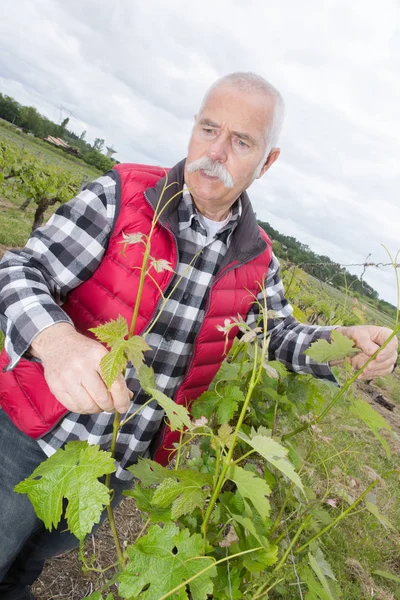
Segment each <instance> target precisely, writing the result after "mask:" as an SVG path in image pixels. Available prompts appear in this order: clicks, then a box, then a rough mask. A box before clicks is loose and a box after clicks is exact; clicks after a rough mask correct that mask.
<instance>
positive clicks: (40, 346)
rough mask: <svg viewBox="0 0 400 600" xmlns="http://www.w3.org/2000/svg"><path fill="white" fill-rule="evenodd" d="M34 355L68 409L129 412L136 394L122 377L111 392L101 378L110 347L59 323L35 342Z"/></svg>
mask: <svg viewBox="0 0 400 600" xmlns="http://www.w3.org/2000/svg"><path fill="white" fill-rule="evenodd" d="M31 354H32V355H33V356H35V357H37V358H40V360H41V361H42V364H43V367H44V375H45V378H46V381H47V384H48V386H49V388H50V391H51V392H52V393H53V394H54V396H55V397H56V398H57V400H58V401H59V402H61V404H63V405H64V406H65V407H66V408H68V410H70V411H72V412H75V413H79V414H94V413H99V412H102V411H110V412H111V411H113V410H116V411H118V412H119V413H121V414H124V413H126V412H127V410H128V409H129V406H130V400H131V397H132V393H131V392H130V390H129V389H128V388H127V386H126V383H125V379H124V378H123V376H122V375H120V376H119V377H118V378H117V379H116V380H115V381H114V383H113V384H112V386H111V389H110V390H108V389H107V386H106V384H105V383H104V381H103V379H102V378H101V374H100V361H101V359H102V358H103V356H104V355H105V354H107V350H106V348H104V346H102V344H100V343H99V342H96V341H95V340H92V339H90V338H87V337H85V336H84V335H81V334H80V333H78V332H77V331H76V330H75V328H74V327H73V326H72V325H70V324H68V323H55V324H54V325H52V326H51V327H48V328H47V329H45V330H44V331H42V332H41V333H40V334H39V335H38V336H37V337H36V338H35V339H34V340H33V342H32V345H31Z"/></svg>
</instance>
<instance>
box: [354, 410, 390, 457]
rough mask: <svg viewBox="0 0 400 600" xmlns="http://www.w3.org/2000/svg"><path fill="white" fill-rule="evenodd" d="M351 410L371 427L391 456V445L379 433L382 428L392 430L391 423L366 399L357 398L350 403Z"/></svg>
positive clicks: (387, 453) (387, 454) (388, 455)
mask: <svg viewBox="0 0 400 600" xmlns="http://www.w3.org/2000/svg"><path fill="white" fill-rule="evenodd" d="M350 412H351V413H352V414H353V415H355V416H356V417H358V418H359V419H361V420H362V421H364V423H365V425H366V426H367V427H369V429H370V430H371V431H372V433H373V434H374V436H375V437H376V438H377V439H378V440H379V441H380V443H381V444H382V446H383V448H384V450H385V452H386V456H387V458H390V456H391V454H390V447H389V444H388V443H387V441H386V440H385V438H384V437H383V436H382V435H381V434H380V433H379V430H380V429H387V430H388V431H391V432H392V428H391V427H390V425H389V423H388V422H387V421H386V420H385V419H384V418H383V417H382V416H381V415H380V414H379V413H377V412H376V410H374V409H373V408H372V406H371V405H370V404H368V402H365V401H364V400H359V399H355V400H352V402H351V404H350Z"/></svg>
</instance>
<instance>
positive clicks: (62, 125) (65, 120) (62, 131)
mask: <svg viewBox="0 0 400 600" xmlns="http://www.w3.org/2000/svg"><path fill="white" fill-rule="evenodd" d="M68 123H69V117H65V119H64V120H63V122H62V123H61V125H60V129H59V133H58V134H59V135H60V136H61V137H62V136H63V135H64V133H65V129H66V127H67V125H68Z"/></svg>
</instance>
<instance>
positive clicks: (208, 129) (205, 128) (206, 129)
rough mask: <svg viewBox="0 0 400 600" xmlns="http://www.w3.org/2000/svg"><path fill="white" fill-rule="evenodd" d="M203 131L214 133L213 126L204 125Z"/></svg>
mask: <svg viewBox="0 0 400 600" xmlns="http://www.w3.org/2000/svg"><path fill="white" fill-rule="evenodd" d="M203 131H204V133H213V131H214V130H213V129H211V127H203Z"/></svg>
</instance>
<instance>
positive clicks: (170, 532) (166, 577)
mask: <svg viewBox="0 0 400 600" xmlns="http://www.w3.org/2000/svg"><path fill="white" fill-rule="evenodd" d="M127 554H128V556H129V558H130V559H131V561H130V562H129V564H128V566H127V567H126V569H125V570H124V571H123V572H122V573H121V574H120V585H119V590H118V593H119V595H120V596H121V597H122V598H132V597H134V598H140V600H155V599H156V598H161V597H162V596H163V595H164V594H167V593H168V592H169V591H171V590H172V589H174V588H175V587H176V586H178V585H180V584H182V583H184V582H185V581H186V580H187V579H189V578H190V577H193V576H194V575H196V574H197V573H199V572H200V571H202V570H203V569H205V568H207V567H210V568H209V569H208V571H206V572H205V573H203V574H202V575H199V576H198V577H197V578H196V579H194V580H193V581H192V582H191V583H190V584H189V587H190V592H191V596H192V598H193V600H206V599H207V596H208V594H212V592H213V587H214V586H213V582H212V578H213V577H215V576H216V575H217V569H216V567H214V566H213V563H214V560H213V559H212V558H209V557H207V556H203V555H202V554H203V540H202V537H201V535H200V534H197V533H196V534H194V535H192V536H191V535H190V533H189V530H188V529H183V530H182V531H179V529H178V527H177V526H176V525H175V524H174V523H171V522H169V523H166V525H165V526H164V528H161V527H159V526H158V525H153V526H152V527H150V528H149V531H148V533H147V534H146V535H145V536H143V537H142V538H140V539H139V540H138V541H137V542H136V543H135V544H134V545H132V546H130V547H128V548H127ZM184 588H185V586H183V587H182V588H181V589H180V590H179V591H178V592H176V593H175V594H174V598H176V600H187V593H186V591H185V589H184Z"/></svg>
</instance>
